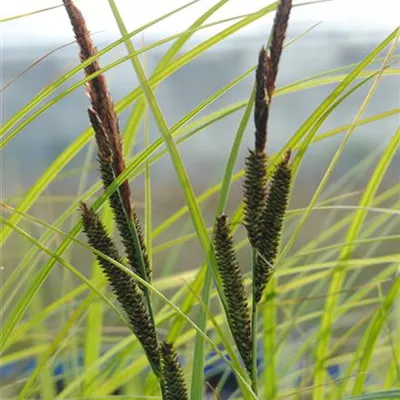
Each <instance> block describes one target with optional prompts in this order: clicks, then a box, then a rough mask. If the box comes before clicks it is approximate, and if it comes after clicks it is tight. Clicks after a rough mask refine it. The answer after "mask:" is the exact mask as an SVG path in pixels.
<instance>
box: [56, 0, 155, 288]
mask: <svg viewBox="0 0 400 400" xmlns="http://www.w3.org/2000/svg"><path fill="white" fill-rule="evenodd" d="M63 2H64V6H65V9H66V10H67V13H68V16H69V18H70V21H71V25H72V28H73V30H74V33H75V37H76V39H77V42H78V45H79V47H80V58H81V61H82V62H84V61H86V60H87V59H89V58H90V57H93V56H95V55H96V54H97V49H96V47H95V46H94V45H93V42H92V39H91V36H90V32H89V30H88V28H87V26H86V22H85V19H84V17H83V15H82V14H81V12H80V11H79V9H78V8H77V7H76V6H75V5H74V3H73V2H72V0H63ZM99 71H100V64H99V62H98V60H95V61H93V62H92V63H91V64H90V65H88V66H87V67H86V68H85V74H86V75H87V76H89V75H92V74H94V73H99ZM88 94H89V97H90V100H91V108H89V111H88V112H89V119H90V122H91V124H92V127H93V129H94V132H95V138H96V143H97V147H98V159H99V164H100V173H101V177H102V180H103V185H104V188H105V189H107V188H108V187H109V186H110V185H111V184H112V183H113V181H114V180H115V179H116V178H117V177H118V176H119V175H120V174H121V173H122V172H123V171H124V170H125V161H124V157H123V151H122V142H121V136H120V132H119V126H118V119H117V115H116V113H115V111H114V106H113V102H112V99H111V95H110V93H109V90H108V86H107V81H106V79H105V77H104V75H103V74H99V75H98V76H96V77H94V78H92V80H91V81H90V82H89V83H88ZM110 204H111V207H112V209H113V212H114V217H115V220H116V223H117V228H118V231H119V233H120V235H121V238H122V242H123V244H124V247H125V250H126V253H127V256H128V260H129V264H130V266H131V267H132V269H133V271H135V272H136V273H137V274H138V275H140V277H141V278H143V279H145V280H147V281H148V282H150V281H151V268H150V262H149V260H148V256H147V251H146V247H145V244H144V239H143V235H142V231H141V228H140V223H139V219H138V217H137V215H136V213H135V210H134V209H133V207H132V203H131V192H130V188H129V183H128V181H127V180H125V181H123V182H122V183H121V185H120V186H119V188H118V190H117V191H116V192H114V193H113V194H112V195H111V197H110ZM133 225H134V226H133ZM136 236H138V238H136ZM137 242H138V243H139V245H138V246H137V245H136V244H137Z"/></svg>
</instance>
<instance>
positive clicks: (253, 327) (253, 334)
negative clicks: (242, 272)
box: [251, 248, 258, 394]
mask: <svg viewBox="0 0 400 400" xmlns="http://www.w3.org/2000/svg"><path fill="white" fill-rule="evenodd" d="M256 257H257V250H255V249H254V248H253V249H252V251H251V273H252V294H253V299H252V304H251V345H252V361H253V368H252V373H251V388H252V389H253V391H254V393H255V394H258V393H257V319H258V313H257V303H256V301H255V291H256V288H255V284H254V282H255V270H256Z"/></svg>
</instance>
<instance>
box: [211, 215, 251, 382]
mask: <svg viewBox="0 0 400 400" xmlns="http://www.w3.org/2000/svg"><path fill="white" fill-rule="evenodd" d="M214 247H215V253H216V259H217V265H218V271H219V274H220V277H221V280H222V286H223V290H224V294H225V297H226V300H227V313H228V315H227V316H228V321H229V324H230V329H231V331H232V336H233V338H234V340H235V342H236V345H237V347H238V350H239V353H240V355H241V357H242V360H243V363H244V365H245V367H246V369H247V371H248V372H249V374H250V376H251V375H252V340H251V324H250V314H249V307H248V304H247V299H246V294H245V289H244V284H243V279H242V273H241V271H240V267H239V262H238V259H237V255H236V251H235V248H234V244H233V239H232V235H231V228H230V224H229V221H228V218H227V216H226V215H225V214H222V215H220V216H218V217H217V219H216V222H215V229H214Z"/></svg>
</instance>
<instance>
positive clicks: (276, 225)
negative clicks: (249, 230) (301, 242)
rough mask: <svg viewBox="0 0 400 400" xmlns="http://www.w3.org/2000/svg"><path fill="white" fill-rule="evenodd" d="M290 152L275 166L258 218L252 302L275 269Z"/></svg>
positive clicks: (289, 181) (288, 173)
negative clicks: (259, 217) (259, 225)
mask: <svg viewBox="0 0 400 400" xmlns="http://www.w3.org/2000/svg"><path fill="white" fill-rule="evenodd" d="M289 159H290V151H287V152H286V154H285V155H284V157H283V159H282V161H281V162H280V163H279V164H278V165H277V167H276V169H275V171H274V173H273V175H272V177H271V183H270V186H269V190H268V198H267V203H266V207H265V209H264V212H263V214H262V217H261V221H262V223H261V225H262V227H263V229H262V231H261V235H260V241H259V243H258V247H257V250H258V252H259V255H258V256H257V260H256V267H255V268H256V269H255V282H253V285H255V301H256V302H257V303H258V302H259V301H260V300H261V296H262V294H263V291H264V289H265V287H266V285H267V284H268V282H269V280H270V279H271V276H272V273H273V272H274V264H275V259H276V256H277V254H278V249H279V244H280V239H281V233H282V228H283V222H284V220H285V216H286V210H287V206H288V202H289V194H290V186H291V178H292V173H291V168H290V166H289Z"/></svg>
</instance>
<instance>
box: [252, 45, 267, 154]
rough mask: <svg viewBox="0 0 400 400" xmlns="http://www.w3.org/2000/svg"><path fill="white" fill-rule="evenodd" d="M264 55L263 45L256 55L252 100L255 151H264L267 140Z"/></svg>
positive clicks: (265, 55)
mask: <svg viewBox="0 0 400 400" xmlns="http://www.w3.org/2000/svg"><path fill="white" fill-rule="evenodd" d="M266 57H267V53H266V51H265V49H264V47H263V48H262V49H261V50H260V53H259V55H258V64H257V69H256V96H255V100H254V125H255V128H256V132H255V151H256V152H257V153H261V152H264V150H265V145H266V142H267V123H268V113H269V103H268V99H267V96H266V91H265V88H266V70H265V68H266V64H265V63H266Z"/></svg>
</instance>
